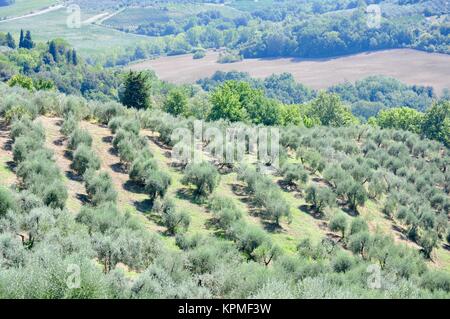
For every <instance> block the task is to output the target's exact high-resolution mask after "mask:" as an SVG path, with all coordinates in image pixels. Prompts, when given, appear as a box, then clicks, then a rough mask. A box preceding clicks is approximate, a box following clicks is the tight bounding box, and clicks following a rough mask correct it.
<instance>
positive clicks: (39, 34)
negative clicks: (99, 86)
mask: <svg viewBox="0 0 450 319" xmlns="http://www.w3.org/2000/svg"><path fill="white" fill-rule="evenodd" d="M95 15H96V14H95V13H85V12H84V11H83V12H82V15H81V21H85V20H87V19H89V18H92V17H93V16H95ZM67 18H68V14H67V13H66V9H65V8H62V9H60V10H56V11H52V12H48V13H45V14H42V15H38V16H34V17H29V18H24V19H20V20H14V21H10V22H2V23H0V32H11V33H13V34H14V35H15V36H16V37H18V34H19V32H20V30H21V29H24V30H28V29H30V28H31V30H32V32H33V37H34V38H35V39H36V40H38V41H49V40H51V39H54V38H63V39H65V40H66V41H68V42H69V43H70V44H71V45H72V46H74V47H75V48H76V49H77V50H79V51H80V53H81V54H82V55H84V56H86V57H87V56H90V57H92V58H95V57H98V56H99V55H111V54H114V52H122V51H123V50H124V49H125V48H128V47H131V46H135V45H137V44H139V43H141V42H142V43H146V42H148V41H150V40H149V39H148V38H146V37H141V36H138V35H133V34H127V33H123V32H120V31H117V30H114V29H110V28H106V27H102V26H98V25H94V24H82V26H81V28H69V27H68V26H67Z"/></svg>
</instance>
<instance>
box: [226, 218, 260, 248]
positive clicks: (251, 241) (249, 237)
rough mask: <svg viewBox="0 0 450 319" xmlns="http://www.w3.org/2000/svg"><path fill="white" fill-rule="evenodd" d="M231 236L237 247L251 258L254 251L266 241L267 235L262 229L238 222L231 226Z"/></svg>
mask: <svg viewBox="0 0 450 319" xmlns="http://www.w3.org/2000/svg"><path fill="white" fill-rule="evenodd" d="M230 235H231V237H232V239H233V240H234V241H235V242H236V245H237V247H238V248H239V249H240V250H241V251H242V252H244V253H245V254H247V256H248V257H251V256H252V253H253V251H254V250H255V249H256V248H258V247H259V246H260V245H261V244H262V243H263V242H264V240H265V239H266V234H265V233H264V231H263V230H262V229H260V228H258V227H256V226H253V225H248V224H246V223H245V222H243V221H237V222H235V223H234V224H233V225H232V226H231V228H230Z"/></svg>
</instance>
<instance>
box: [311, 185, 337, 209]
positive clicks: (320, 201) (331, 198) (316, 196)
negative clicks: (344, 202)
mask: <svg viewBox="0 0 450 319" xmlns="http://www.w3.org/2000/svg"><path fill="white" fill-rule="evenodd" d="M305 200H306V202H307V203H310V204H311V205H312V208H313V209H314V211H315V212H316V213H319V214H323V211H324V209H325V208H327V207H332V206H333V205H334V204H335V203H336V196H335V195H334V193H333V192H332V191H331V190H330V189H329V188H328V187H317V186H310V187H308V188H307V189H306V197H305Z"/></svg>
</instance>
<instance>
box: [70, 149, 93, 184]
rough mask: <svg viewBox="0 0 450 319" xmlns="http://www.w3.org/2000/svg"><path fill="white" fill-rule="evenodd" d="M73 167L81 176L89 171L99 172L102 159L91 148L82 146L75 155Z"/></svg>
mask: <svg viewBox="0 0 450 319" xmlns="http://www.w3.org/2000/svg"><path fill="white" fill-rule="evenodd" d="M71 167H72V169H73V170H74V171H75V172H76V173H77V174H78V175H80V176H81V175H83V174H84V173H85V172H86V171H87V170H89V169H92V170H98V169H99V168H100V159H99V158H98V156H97V154H96V153H95V152H94V151H93V150H92V149H91V148H90V147H89V146H87V145H86V144H80V145H79V146H78V147H77V149H76V150H75V152H74V154H73V159H72V164H71Z"/></svg>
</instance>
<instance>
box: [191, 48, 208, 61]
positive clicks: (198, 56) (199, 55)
mask: <svg viewBox="0 0 450 319" xmlns="http://www.w3.org/2000/svg"><path fill="white" fill-rule="evenodd" d="M205 56H206V52H205V51H204V50H197V51H195V53H194V55H193V56H192V58H193V59H194V60H198V59H203V58H204V57H205Z"/></svg>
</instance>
